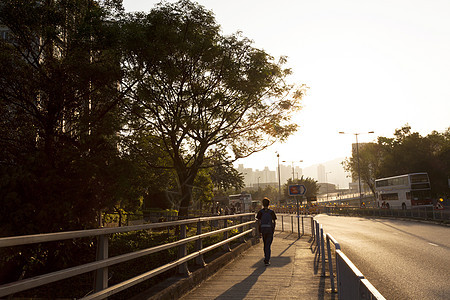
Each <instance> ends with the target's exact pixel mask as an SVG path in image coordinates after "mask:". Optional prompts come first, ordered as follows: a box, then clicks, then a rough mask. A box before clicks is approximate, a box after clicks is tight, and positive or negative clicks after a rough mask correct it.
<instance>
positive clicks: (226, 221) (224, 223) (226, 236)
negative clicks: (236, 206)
mask: <svg viewBox="0 0 450 300" xmlns="http://www.w3.org/2000/svg"><path fill="white" fill-rule="evenodd" d="M226 227H228V219H223V228H226ZM223 239H224V240H226V239H228V230H227V231H225V232H224V233H223ZM223 250H224V251H227V252H229V251H231V249H230V244H229V243H226V244H225V245H223Z"/></svg>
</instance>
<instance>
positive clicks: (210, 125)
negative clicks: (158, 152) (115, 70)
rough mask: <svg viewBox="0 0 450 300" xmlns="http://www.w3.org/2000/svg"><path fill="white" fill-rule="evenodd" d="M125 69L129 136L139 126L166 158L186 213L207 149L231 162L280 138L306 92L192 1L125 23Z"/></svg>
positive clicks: (291, 126)
mask: <svg viewBox="0 0 450 300" xmlns="http://www.w3.org/2000/svg"><path fill="white" fill-rule="evenodd" d="M125 31H126V32H127V31H128V32H130V33H133V34H129V35H127V37H128V38H129V40H127V41H126V43H125V44H127V45H128V47H127V51H126V55H125V56H124V63H123V65H124V66H126V71H127V75H128V80H129V81H128V83H129V84H134V82H137V84H136V86H135V87H133V88H132V89H131V90H132V92H131V93H130V94H129V102H130V106H129V107H130V111H131V113H132V114H133V115H134V116H136V118H134V119H133V120H132V121H133V122H130V124H129V128H130V130H131V132H134V131H136V130H138V129H142V128H144V129H145V130H146V131H147V132H148V134H149V135H150V136H152V137H153V138H155V139H157V140H158V141H159V142H158V143H159V144H160V145H161V147H163V149H164V151H165V152H166V153H167V154H168V155H169V156H170V159H171V163H172V165H171V167H173V168H174V170H175V171H176V174H177V179H178V184H179V187H180V191H181V195H182V199H181V207H180V214H181V215H186V213H187V209H188V206H189V204H190V200H191V192H192V185H193V182H194V179H195V176H196V175H197V173H198V171H199V169H200V168H202V167H204V164H205V163H206V162H207V161H208V150H215V151H220V152H224V151H225V152H229V153H231V154H232V155H233V159H237V158H241V157H245V156H248V155H251V154H252V153H254V152H257V151H261V150H263V149H265V148H266V147H268V146H270V145H272V144H273V143H274V142H275V141H277V140H285V139H286V138H287V137H288V136H289V135H290V134H292V133H293V132H294V131H295V130H296V127H297V125H296V124H294V123H292V122H291V116H292V114H293V113H294V112H296V111H297V110H299V109H300V104H299V100H300V99H301V97H302V95H303V92H304V87H303V86H302V87H301V88H300V89H297V90H294V89H293V88H294V87H293V86H291V85H288V84H286V78H287V76H288V75H289V74H290V73H291V72H290V70H289V69H287V68H284V66H283V65H284V64H285V62H286V59H285V58H281V59H280V60H278V61H276V60H275V59H274V58H273V57H271V56H270V55H269V54H267V53H266V52H264V51H263V50H260V49H257V48H255V47H253V46H252V42H251V41H250V40H249V39H247V38H244V37H242V36H241V35H240V34H239V33H238V34H233V35H230V36H223V35H222V34H221V32H220V26H219V25H218V24H217V23H216V21H215V19H214V16H213V13H212V12H210V11H208V10H206V9H205V8H203V7H202V6H200V5H197V4H194V3H192V2H190V1H179V2H177V3H173V4H171V3H161V4H159V5H158V6H157V7H156V8H154V9H153V10H152V11H150V13H149V14H136V15H133V16H132V17H130V19H129V20H128V23H126V24H125Z"/></svg>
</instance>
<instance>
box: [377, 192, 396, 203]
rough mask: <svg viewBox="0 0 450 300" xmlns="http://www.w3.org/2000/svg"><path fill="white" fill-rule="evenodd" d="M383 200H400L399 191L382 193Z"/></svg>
mask: <svg viewBox="0 0 450 300" xmlns="http://www.w3.org/2000/svg"><path fill="white" fill-rule="evenodd" d="M381 200H383V201H393V200H398V193H390V194H381Z"/></svg>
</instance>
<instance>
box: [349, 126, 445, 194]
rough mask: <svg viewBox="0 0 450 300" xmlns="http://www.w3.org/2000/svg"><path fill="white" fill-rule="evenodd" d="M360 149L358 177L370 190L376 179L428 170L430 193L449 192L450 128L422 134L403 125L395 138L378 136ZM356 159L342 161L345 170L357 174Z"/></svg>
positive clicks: (396, 132) (395, 133) (397, 130)
mask: <svg viewBox="0 0 450 300" xmlns="http://www.w3.org/2000/svg"><path fill="white" fill-rule="evenodd" d="M361 146H362V147H360V149H359V162H360V171H361V180H362V181H364V182H365V183H367V184H368V185H369V186H370V187H371V189H372V191H373V192H375V190H374V181H375V179H376V178H382V177H389V176H396V175H401V174H406V173H416V172H427V173H428V175H429V177H430V181H431V188H432V193H433V194H435V195H436V196H444V195H448V182H447V180H448V178H450V171H449V170H450V165H449V164H450V159H449V157H450V156H449V153H450V128H449V129H447V130H446V131H445V132H443V133H439V132H436V131H433V132H432V133H430V134H429V135H427V136H425V137H423V136H421V135H420V134H419V133H417V132H411V127H410V126H409V125H405V126H404V127H402V128H400V129H396V130H395V132H394V138H387V137H378V142H377V143H371V144H363V145H361ZM357 162H358V161H357V158H356V157H351V158H349V159H347V160H346V161H345V162H344V167H345V169H346V170H347V171H349V172H352V174H354V175H355V176H357V174H358V173H357V172H358V167H357Z"/></svg>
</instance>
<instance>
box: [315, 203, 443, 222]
mask: <svg viewBox="0 0 450 300" xmlns="http://www.w3.org/2000/svg"><path fill="white" fill-rule="evenodd" d="M320 210H321V212H323V213H328V214H334V215H347V216H375V217H396V218H409V219H419V220H433V221H441V222H449V221H450V210H449V209H448V207H447V208H446V209H445V210H444V209H435V208H434V207H433V206H431V205H430V206H419V207H413V208H410V209H381V208H359V207H352V206H325V207H323V206H322V207H321V208H320Z"/></svg>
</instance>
